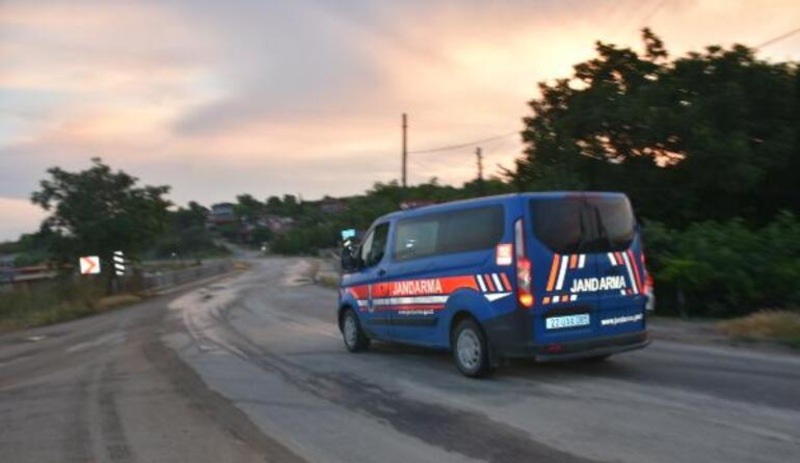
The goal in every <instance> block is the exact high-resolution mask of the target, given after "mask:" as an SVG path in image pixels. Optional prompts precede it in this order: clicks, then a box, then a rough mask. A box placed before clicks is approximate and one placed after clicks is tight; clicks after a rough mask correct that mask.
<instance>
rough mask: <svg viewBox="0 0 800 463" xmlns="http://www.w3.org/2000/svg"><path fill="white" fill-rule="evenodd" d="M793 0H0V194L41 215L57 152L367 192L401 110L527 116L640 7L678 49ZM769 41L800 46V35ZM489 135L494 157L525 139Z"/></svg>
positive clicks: (764, 34)
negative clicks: (38, 198) (42, 183)
mask: <svg viewBox="0 0 800 463" xmlns="http://www.w3.org/2000/svg"><path fill="white" fill-rule="evenodd" d="M795 3H796V2H795V1H793V0H792V1H789V0H774V1H771V2H751V1H744V0H731V1H729V0H672V1H669V0H668V1H663V2H662V1H658V2H656V1H653V2H651V1H640V0H595V1H588V0H587V1H578V0H567V1H556V0H540V1H522V0H508V1H500V2H485V1H481V2H478V1H477V0H468V1H441V2H429V1H422V0H419V1H404V2H387V1H378V0H372V1H356V0H343V1H337V2H329V1H323V0H318V1H314V0H299V1H292V2H261V1H230V2H218V1H210V0H208V1H188V0H186V1H168V2H165V1H156V0H140V1H133V0H131V1H115V2H106V1H92V0H87V1H80V2H78V1H66V0H63V1H59V0H52V1H51V0H44V1H37V2H27V1H22V0H4V2H3V6H2V8H0V60H2V63H3V65H2V66H0V197H3V198H5V199H3V200H2V201H0V211H2V212H4V213H5V212H6V211H10V210H12V209H13V211H14V214H16V215H18V216H24V215H25V214H26V213H25V212H24V211H26V210H27V211H28V217H38V215H37V214H38V212H36V210H35V209H34V208H33V206H32V205H28V203H27V200H26V198H27V197H28V196H29V195H30V193H31V192H32V191H33V190H35V189H36V187H37V185H38V181H39V180H40V179H42V178H43V177H44V175H45V169H46V168H48V167H50V166H54V165H59V166H61V167H63V168H66V169H83V168H87V167H88V166H89V159H90V158H91V157H93V156H101V157H103V159H104V160H105V161H107V162H108V163H110V164H111V165H112V167H114V168H118V169H123V170H126V171H129V172H130V173H131V174H133V175H135V176H138V177H140V178H141V180H142V181H143V182H144V183H147V184H169V185H172V187H173V189H172V193H171V197H172V199H173V201H175V202H177V203H180V204H184V203H186V202H187V201H189V200H197V201H200V202H201V203H206V204H208V203H212V202H216V201H223V200H230V199H232V198H233V197H234V196H235V195H236V194H241V193H245V192H247V193H251V194H253V195H254V196H256V197H258V198H265V197H267V196H269V195H282V194H284V193H293V194H300V195H302V196H303V197H304V198H307V199H313V198H319V197H321V196H322V195H324V194H331V195H349V194H357V193H359V192H362V191H363V190H364V189H366V188H369V187H370V186H371V185H372V184H373V183H374V182H376V181H384V182H386V181H390V180H392V179H396V178H399V173H400V172H399V166H400V114H401V113H403V112H406V113H408V114H409V118H410V131H409V146H410V149H411V150H420V149H425V148H430V147H436V146H442V145H450V144H458V143H462V142H465V141H470V140H475V139H480V138H486V137H491V136H494V135H499V134H507V133H510V132H513V131H518V130H521V128H522V123H521V118H522V117H523V116H526V115H528V112H529V109H528V107H527V105H526V102H527V101H529V100H530V99H532V98H534V97H535V96H536V92H537V88H536V84H537V82H539V81H542V80H550V79H554V78H557V77H563V76H566V75H568V74H569V73H570V72H571V67H572V65H574V64H575V63H577V62H580V61H582V60H585V59H588V58H590V57H591V56H593V53H594V51H593V48H594V42H595V40H597V39H602V40H604V41H610V42H615V43H620V44H622V45H631V46H635V47H638V46H639V39H638V32H637V31H638V29H640V27H641V26H643V25H645V24H646V25H650V26H652V27H653V29H654V30H655V31H656V33H657V34H658V35H659V36H661V37H662V38H663V39H664V41H665V44H666V46H667V49H668V50H669V51H670V53H671V54H672V55H673V56H676V55H681V54H683V53H685V52H686V51H688V50H697V49H700V48H702V47H704V46H706V45H709V44H713V43H719V44H723V45H730V44H732V43H734V42H742V43H745V44H749V45H756V44H758V43H761V42H763V41H765V40H767V39H769V38H772V37H774V36H776V35H778V34H780V33H782V32H786V31H788V30H790V29H792V28H794V27H796V26H797V24H800V11H799V10H798V8H796V4H795ZM760 55H761V56H762V57H765V58H769V59H773V60H797V59H798V57H800V37H794V38H792V39H787V40H785V41H782V42H780V43H777V44H775V45H774V46H770V47H768V48H766V49H764V50H761V52H760ZM483 148H484V153H485V161H486V167H487V170H488V171H489V172H493V171H496V165H497V164H503V165H507V166H508V165H511V163H512V161H513V159H514V157H515V156H517V155H518V154H519V153H520V151H521V149H522V146H521V144H520V142H519V139H518V137H516V136H513V135H511V136H508V137H506V138H502V139H498V140H495V141H492V142H490V143H486V144H484V146H483ZM473 152H474V147H467V148H464V149H461V150H454V151H444V152H439V153H428V154H419V155H412V156H411V157H410V160H409V165H410V172H409V178H410V179H411V181H412V183H417V182H423V181H427V180H428V179H429V178H431V177H434V176H435V177H438V178H439V179H440V181H442V182H444V183H453V184H460V183H462V182H464V181H467V180H470V179H471V178H472V177H473V176H474V175H475V157H474V154H473ZM15 220H16V219H15ZM37 220H38V219H37ZM34 222H35V220H33V221H31V220H28V221H25V220H20V221H19V223H25V224H31V223H34ZM26 226H27V227H28V229H33V228H35V227H31V226H28V225H26ZM18 229H19V228H18V227H17V228H13V227H12V228H6V229H4V230H5V231H3V230H0V240H1V239H4V238H12V237H14V236H13V234H14V233H17V231H15V230H18Z"/></svg>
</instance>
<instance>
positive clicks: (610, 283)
mask: <svg viewBox="0 0 800 463" xmlns="http://www.w3.org/2000/svg"><path fill="white" fill-rule="evenodd" d="M625 287H626V284H625V277H623V276H621V275H615V276H607V277H603V278H576V279H574V280H572V288H570V290H569V292H571V293H585V292H587V291H608V290H612V289H625Z"/></svg>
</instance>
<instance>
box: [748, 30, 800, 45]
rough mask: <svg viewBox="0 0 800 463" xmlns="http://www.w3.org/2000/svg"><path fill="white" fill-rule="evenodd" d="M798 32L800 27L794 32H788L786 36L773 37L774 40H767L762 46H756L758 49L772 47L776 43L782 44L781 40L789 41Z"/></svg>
mask: <svg viewBox="0 0 800 463" xmlns="http://www.w3.org/2000/svg"><path fill="white" fill-rule="evenodd" d="M798 32H800V27H798V28H796V29H793V30H791V31H789V32H786V33H784V34H781V35H779V36H777V37H773V38H771V39H769V40H767V41H766V42H764V43H762V44H760V45H756V48H764V47H767V46H769V45H772V44H774V43H777V42H780V41H781V40H784V39H788V38H789V37H791V36H793V35H794V34H797V33H798Z"/></svg>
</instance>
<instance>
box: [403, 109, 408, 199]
mask: <svg viewBox="0 0 800 463" xmlns="http://www.w3.org/2000/svg"><path fill="white" fill-rule="evenodd" d="M406 132H408V121H407V118H406V113H403V189H405V188H406V163H407V158H408V150H407V149H406Z"/></svg>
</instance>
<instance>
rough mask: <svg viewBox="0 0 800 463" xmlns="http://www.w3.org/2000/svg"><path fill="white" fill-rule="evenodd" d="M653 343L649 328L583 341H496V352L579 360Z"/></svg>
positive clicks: (542, 359)
mask: <svg viewBox="0 0 800 463" xmlns="http://www.w3.org/2000/svg"><path fill="white" fill-rule="evenodd" d="M648 344H650V338H649V336H648V334H647V330H644V331H638V332H635V333H626V334H622V335H616V336H604V337H601V338H594V339H588V340H582V341H571V342H560V343H548V344H528V345H521V346H520V345H516V346H514V345H508V344H506V345H495V346H493V347H494V348H495V352H494V354H495V355H499V356H500V357H509V358H513V357H517V358H519V357H533V358H535V359H536V360H537V361H540V362H551V361H561V360H577V359H582V358H589V357H602V356H605V355H611V354H618V353H620V352H627V351H630V350H636V349H641V348H643V347H646V346H647V345H648Z"/></svg>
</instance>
